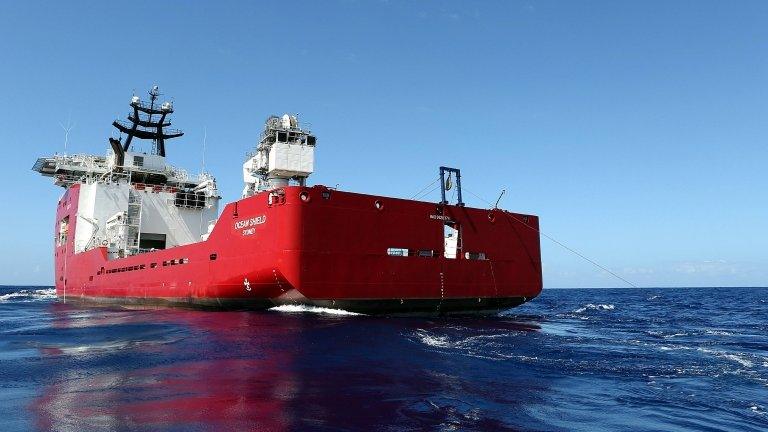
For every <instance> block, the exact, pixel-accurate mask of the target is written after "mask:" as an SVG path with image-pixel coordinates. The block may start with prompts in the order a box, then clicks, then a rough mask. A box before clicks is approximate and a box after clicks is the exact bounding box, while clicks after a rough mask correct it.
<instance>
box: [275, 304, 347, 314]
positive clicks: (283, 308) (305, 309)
mask: <svg viewBox="0 0 768 432" xmlns="http://www.w3.org/2000/svg"><path fill="white" fill-rule="evenodd" d="M269 310H271V311H275V312H285V313H314V314H327V315H350V316H351V315H362V314H360V313H357V312H350V311H347V310H344V309H331V308H324V307H317V306H307V305H280V306H275V307H273V308H269Z"/></svg>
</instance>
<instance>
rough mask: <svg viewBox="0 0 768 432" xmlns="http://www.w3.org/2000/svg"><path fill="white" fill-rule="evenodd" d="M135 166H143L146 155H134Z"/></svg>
mask: <svg viewBox="0 0 768 432" xmlns="http://www.w3.org/2000/svg"><path fill="white" fill-rule="evenodd" d="M133 166H135V167H143V166H144V156H134V157H133Z"/></svg>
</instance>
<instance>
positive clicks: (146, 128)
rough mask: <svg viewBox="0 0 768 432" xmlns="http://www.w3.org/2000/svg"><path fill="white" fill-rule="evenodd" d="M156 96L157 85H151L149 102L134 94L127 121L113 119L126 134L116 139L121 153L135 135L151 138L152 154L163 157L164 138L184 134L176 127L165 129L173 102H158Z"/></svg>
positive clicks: (157, 91)
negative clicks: (121, 138)
mask: <svg viewBox="0 0 768 432" xmlns="http://www.w3.org/2000/svg"><path fill="white" fill-rule="evenodd" d="M158 96H160V89H159V87H158V86H154V87H152V90H150V91H149V102H145V101H142V100H141V99H139V97H138V96H135V95H134V96H133V97H132V98H131V108H133V112H131V113H130V114H128V121H127V122H126V121H123V120H115V121H114V122H113V123H112V125H113V126H115V127H116V128H117V130H119V131H120V132H122V133H124V134H126V135H127V136H128V137H127V138H126V139H125V142H122V141H118V142H119V143H120V144H121V147H122V151H121V152H120V153H121V154H124V153H125V152H127V151H129V149H130V147H131V142H132V141H133V138H134V137H136V138H138V139H150V140H152V144H153V145H152V154H156V155H158V156H162V157H165V140H168V139H172V138H178V137H180V136H182V135H184V132H182V131H180V130H178V129H167V128H168V126H170V125H171V122H170V121H167V120H166V119H167V117H168V114H171V113H173V103H172V102H168V101H166V102H163V103H162V104H159V103H158V100H157V98H158ZM155 116H157V117H155ZM110 141H111V140H110ZM114 147H115V145H114V144H113V148H114Z"/></svg>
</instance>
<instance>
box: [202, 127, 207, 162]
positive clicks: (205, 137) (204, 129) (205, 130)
mask: <svg viewBox="0 0 768 432" xmlns="http://www.w3.org/2000/svg"><path fill="white" fill-rule="evenodd" d="M207 140H208V127H207V126H203V172H205V142H206V141H207Z"/></svg>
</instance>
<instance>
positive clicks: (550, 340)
mask: <svg viewBox="0 0 768 432" xmlns="http://www.w3.org/2000/svg"><path fill="white" fill-rule="evenodd" d="M0 430H2V431H13V430H25V431H26V430H56V431H83V430H146V431H156V430H173V431H187V430H193V431H194V430H206V431H222V430H264V431H281V430H320V431H343V430H354V431H358V430H359V431H368V430H382V431H422V430H438V431H453V430H457V431H471V430H479V431H494V430H521V431H529V430H531V431H614V430H633V431H656V430H661V431H720V430H730V431H765V430H768V289H757V288H755V289H750V288H713V289H577V290H545V291H544V293H543V294H542V295H541V296H540V297H539V298H537V299H535V300H534V301H533V302H531V303H528V304H526V305H523V306H521V307H519V308H516V309H512V310H508V311H504V312H502V313H500V314H497V315H493V316H486V317H471V318H382V317H370V316H365V315H356V314H349V313H345V312H343V311H329V310H326V309H316V308H302V307H283V308H278V310H270V311H266V312H258V313H255V312H199V311H188V310H175V309H156V310H125V309H107V308H78V307H74V306H72V305H69V304H63V303H61V302H58V301H56V299H55V296H54V294H53V290H51V289H49V288H45V287H40V288H34V287H33V288H30V287H24V288H21V287H3V288H0Z"/></svg>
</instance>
